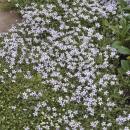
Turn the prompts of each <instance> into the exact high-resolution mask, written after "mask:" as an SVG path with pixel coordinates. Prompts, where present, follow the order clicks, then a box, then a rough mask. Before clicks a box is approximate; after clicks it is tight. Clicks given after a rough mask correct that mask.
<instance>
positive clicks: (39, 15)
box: [0, 0, 130, 130]
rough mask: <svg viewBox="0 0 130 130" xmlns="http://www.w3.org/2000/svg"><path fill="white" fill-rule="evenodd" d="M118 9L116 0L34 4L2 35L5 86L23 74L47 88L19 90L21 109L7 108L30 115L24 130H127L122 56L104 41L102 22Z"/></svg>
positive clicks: (128, 116) (59, 0)
mask: <svg viewBox="0 0 130 130" xmlns="http://www.w3.org/2000/svg"><path fill="white" fill-rule="evenodd" d="M117 11H118V6H117V2H116V1H114V0H113V1H99V0H98V1H96V0H91V1H86V0H75V1H70V0H66V1H62V0H55V2H45V3H44V5H40V6H38V5H37V4H35V3H32V4H31V5H30V6H26V7H25V8H24V9H22V10H21V14H22V17H23V22H21V23H19V24H18V25H17V26H13V27H12V28H11V29H10V32H9V33H4V34H1V39H2V42H1V48H0V57H1V58H2V59H3V60H4V61H5V63H6V64H7V65H8V66H7V67H5V68H2V67H1V75H0V82H1V84H6V80H7V79H8V80H11V82H12V83H17V78H18V75H19V74H22V75H23V77H24V78H25V79H27V80H32V79H33V78H34V76H35V75H38V77H39V78H40V81H39V82H40V83H39V84H40V85H41V84H42V85H41V86H43V87H41V88H40V89H39V90H38V91H35V90H32V89H31V88H27V89H25V90H24V91H21V92H19V94H18V95H17V96H16V98H17V99H18V100H19V101H20V102H24V103H25V105H23V106H22V109H21V107H20V106H19V104H15V105H13V106H10V107H9V109H12V113H14V115H17V110H19V109H20V110H21V111H23V113H24V112H25V115H28V116H29V117H31V119H30V121H29V122H28V123H27V122H26V123H25V122H24V124H20V126H23V127H22V128H21V129H24V130H34V129H36V130H53V129H54V130H112V129H114V130H129V125H130V124H129V121H130V114H129V111H128V110H125V109H126V108H125V105H123V104H121V101H123V99H122V95H123V91H122V90H121V85H120V80H119V78H118V75H117V74H116V72H115V70H116V66H115V65H114V62H116V61H117V62H118V57H119V56H118V54H117V51H116V49H114V48H112V47H111V46H110V45H109V44H110V43H109V41H107V43H108V44H107V43H105V42H104V41H105V39H107V36H106V34H107V33H108V32H104V31H103V30H104V26H103V25H102V24H103V21H104V19H105V20H108V21H110V20H111V19H113V21H116V20H117V19H118V17H116V15H117ZM109 35H111V36H113V37H114V35H113V34H112V32H110V33H109ZM108 38H109V36H108ZM101 43H104V45H102V44H101ZM35 86H37V87H39V85H36V84H35ZM114 95H116V96H114ZM47 96H48V97H47ZM117 97H118V98H117ZM33 101H34V102H33ZM28 102H30V103H29V104H30V107H29V108H26V103H28ZM124 108H125V109H124ZM17 120H20V119H17ZM23 120H24V119H23ZM15 127H16V128H17V127H18V126H15ZM18 128H19V127H18Z"/></svg>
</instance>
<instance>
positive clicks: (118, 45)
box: [112, 41, 122, 49]
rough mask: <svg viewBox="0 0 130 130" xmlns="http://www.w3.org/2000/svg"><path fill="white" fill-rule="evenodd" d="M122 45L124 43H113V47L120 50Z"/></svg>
mask: <svg viewBox="0 0 130 130" xmlns="http://www.w3.org/2000/svg"><path fill="white" fill-rule="evenodd" d="M121 45H122V43H121V42H120V41H115V42H113V44H112V47H113V48H116V49H118V48H120V47H121Z"/></svg>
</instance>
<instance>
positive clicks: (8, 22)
mask: <svg viewBox="0 0 130 130" xmlns="http://www.w3.org/2000/svg"><path fill="white" fill-rule="evenodd" d="M17 22H20V17H19V16H18V15H17V14H16V13H15V12H14V11H9V12H8V11H0V33H1V32H7V31H8V30H9V29H10V28H11V26H12V25H15V24H16V23H17Z"/></svg>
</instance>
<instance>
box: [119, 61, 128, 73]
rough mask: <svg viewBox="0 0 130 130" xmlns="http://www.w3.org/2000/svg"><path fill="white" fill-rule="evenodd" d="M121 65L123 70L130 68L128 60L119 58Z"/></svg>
mask: <svg viewBox="0 0 130 130" xmlns="http://www.w3.org/2000/svg"><path fill="white" fill-rule="evenodd" d="M121 67H122V69H123V70H124V71H125V72H126V71H128V70H130V62H129V61H128V60H121Z"/></svg>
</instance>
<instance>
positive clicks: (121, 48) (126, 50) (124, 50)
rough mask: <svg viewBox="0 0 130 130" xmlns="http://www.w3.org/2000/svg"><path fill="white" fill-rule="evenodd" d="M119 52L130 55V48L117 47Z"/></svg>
mask: <svg viewBox="0 0 130 130" xmlns="http://www.w3.org/2000/svg"><path fill="white" fill-rule="evenodd" d="M117 49H118V52H119V53H121V54H124V55H129V54H130V49H129V48H127V47H124V46H120V47H118V48H117Z"/></svg>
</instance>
